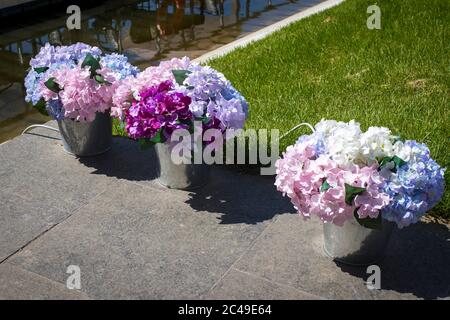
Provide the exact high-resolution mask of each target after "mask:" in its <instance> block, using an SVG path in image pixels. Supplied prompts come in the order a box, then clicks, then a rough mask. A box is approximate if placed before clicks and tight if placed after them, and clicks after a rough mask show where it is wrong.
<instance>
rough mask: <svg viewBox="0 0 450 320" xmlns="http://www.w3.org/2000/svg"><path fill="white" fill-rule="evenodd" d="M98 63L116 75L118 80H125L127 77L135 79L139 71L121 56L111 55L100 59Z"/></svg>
mask: <svg viewBox="0 0 450 320" xmlns="http://www.w3.org/2000/svg"><path fill="white" fill-rule="evenodd" d="M100 63H101V65H102V66H103V67H107V68H109V69H111V70H112V71H114V72H115V73H116V74H117V75H118V79H125V78H127V77H129V76H133V77H135V76H136V75H137V74H138V73H139V69H138V68H137V67H135V66H133V65H132V64H130V63H129V62H128V58H127V57H126V56H124V55H122V54H117V53H112V54H107V55H105V56H104V57H102V58H101V60H100Z"/></svg>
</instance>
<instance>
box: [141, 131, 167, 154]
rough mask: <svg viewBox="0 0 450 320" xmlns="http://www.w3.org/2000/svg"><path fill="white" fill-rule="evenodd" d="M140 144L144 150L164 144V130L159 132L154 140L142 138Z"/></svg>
mask: <svg viewBox="0 0 450 320" xmlns="http://www.w3.org/2000/svg"><path fill="white" fill-rule="evenodd" d="M138 142H139V146H140V147H141V149H142V150H145V149H148V148H150V147H151V146H154V145H155V144H157V143H162V142H164V139H163V135H162V130H159V131H158V132H157V133H156V135H155V136H154V137H153V138H141V139H139V140H138Z"/></svg>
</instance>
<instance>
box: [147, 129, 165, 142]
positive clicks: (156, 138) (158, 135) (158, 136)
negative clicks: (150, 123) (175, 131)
mask: <svg viewBox="0 0 450 320" xmlns="http://www.w3.org/2000/svg"><path fill="white" fill-rule="evenodd" d="M150 141H151V142H153V143H154V144H156V143H160V142H164V140H163V135H162V130H159V131H158V132H157V133H156V135H155V136H154V137H153V138H151V139H150Z"/></svg>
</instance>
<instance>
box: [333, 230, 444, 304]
mask: <svg viewBox="0 0 450 320" xmlns="http://www.w3.org/2000/svg"><path fill="white" fill-rule="evenodd" d="M336 265H337V266H338V267H340V268H341V270H342V271H344V272H346V273H349V274H351V275H353V276H356V277H360V278H362V279H364V280H365V281H366V280H367V277H368V276H369V275H368V274H367V273H366V267H353V266H348V265H345V264H342V263H339V262H336ZM379 266H380V269H381V289H383V290H393V291H396V292H400V293H411V294H413V295H415V296H416V297H418V298H424V299H437V298H447V297H448V296H449V295H450V231H449V229H448V228H447V227H446V226H444V225H440V224H437V223H433V222H429V223H425V222H419V223H417V224H415V225H412V226H410V227H407V228H404V229H401V230H400V229H395V230H394V233H393V235H392V238H391V240H390V242H389V245H388V248H387V251H386V256H385V258H384V259H383V261H382V262H380V263H379Z"/></svg>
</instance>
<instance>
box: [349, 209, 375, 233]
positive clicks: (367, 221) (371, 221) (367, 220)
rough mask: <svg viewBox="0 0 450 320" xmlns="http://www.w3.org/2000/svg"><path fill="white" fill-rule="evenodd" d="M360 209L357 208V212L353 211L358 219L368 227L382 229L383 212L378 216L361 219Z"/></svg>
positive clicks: (362, 224)
mask: <svg viewBox="0 0 450 320" xmlns="http://www.w3.org/2000/svg"><path fill="white" fill-rule="evenodd" d="M357 211H358V209H355V212H354V213H353V215H354V217H355V219H356V221H357V222H358V223H359V224H360V225H361V226H363V227H365V228H368V229H378V230H380V229H381V226H382V224H381V213H379V214H378V216H377V217H376V218H364V219H361V218H360V217H359V216H358V213H357Z"/></svg>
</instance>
